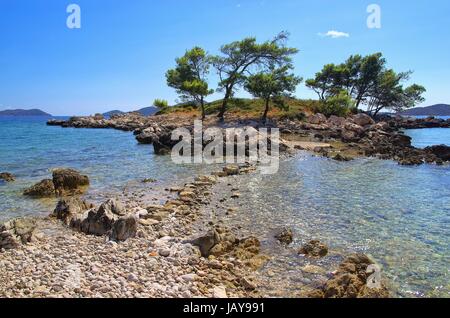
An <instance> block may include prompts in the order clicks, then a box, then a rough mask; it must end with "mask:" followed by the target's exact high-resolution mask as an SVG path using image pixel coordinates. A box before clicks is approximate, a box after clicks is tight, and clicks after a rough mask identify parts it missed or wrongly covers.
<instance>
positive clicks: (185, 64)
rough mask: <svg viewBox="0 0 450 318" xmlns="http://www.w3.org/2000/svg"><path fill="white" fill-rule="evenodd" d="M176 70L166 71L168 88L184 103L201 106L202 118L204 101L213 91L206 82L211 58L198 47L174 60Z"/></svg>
mask: <svg viewBox="0 0 450 318" xmlns="http://www.w3.org/2000/svg"><path fill="white" fill-rule="evenodd" d="M176 64H177V66H176V68H175V69H171V70H169V71H167V73H166V79H167V84H168V85H169V86H170V87H173V88H175V89H176V91H177V93H178V94H179V95H180V96H181V98H182V99H183V100H184V101H194V102H195V103H197V104H199V105H201V107H202V115H203V118H204V114H205V112H204V99H205V97H206V96H208V95H210V94H212V93H213V92H214V91H213V90H211V89H209V87H208V82H207V80H206V77H207V75H208V74H209V67H210V64H211V57H210V56H208V54H207V53H206V52H205V51H204V50H203V49H202V48H200V47H194V48H193V49H191V50H189V51H186V53H185V55H184V56H183V57H181V58H177V59H176Z"/></svg>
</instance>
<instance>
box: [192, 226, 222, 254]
mask: <svg viewBox="0 0 450 318" xmlns="http://www.w3.org/2000/svg"><path fill="white" fill-rule="evenodd" d="M219 242H220V236H219V233H217V231H216V230H210V231H208V233H206V234H205V235H202V236H200V237H198V238H196V239H194V240H192V241H191V242H190V243H191V244H192V245H194V246H197V247H198V248H199V249H200V253H201V254H202V256H203V257H208V256H209V255H210V251H211V249H212V248H213V247H214V246H215V245H216V244H218V243H219Z"/></svg>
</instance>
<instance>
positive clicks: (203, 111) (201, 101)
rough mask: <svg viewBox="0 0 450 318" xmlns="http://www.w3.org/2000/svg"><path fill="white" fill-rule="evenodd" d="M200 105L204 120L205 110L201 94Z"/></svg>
mask: <svg viewBox="0 0 450 318" xmlns="http://www.w3.org/2000/svg"><path fill="white" fill-rule="evenodd" d="M200 106H201V107H202V120H205V118H206V112H205V100H204V98H203V96H202V97H201V98H200Z"/></svg>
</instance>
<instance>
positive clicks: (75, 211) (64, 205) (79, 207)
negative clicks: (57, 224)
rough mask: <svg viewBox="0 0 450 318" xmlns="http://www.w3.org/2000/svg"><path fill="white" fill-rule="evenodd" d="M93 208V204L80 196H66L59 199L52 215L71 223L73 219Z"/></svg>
mask: <svg viewBox="0 0 450 318" xmlns="http://www.w3.org/2000/svg"><path fill="white" fill-rule="evenodd" d="M92 208H93V206H92V205H91V204H88V203H87V202H86V201H84V200H81V199H79V198H64V199H61V200H59V202H58V204H57V205H56V208H55V210H54V211H53V214H52V216H53V217H56V218H57V219H58V220H61V221H62V222H63V223H64V224H66V225H70V224H71V222H72V220H73V219H75V218H77V217H79V216H80V215H82V214H84V213H85V212H86V211H88V210H89V209H92Z"/></svg>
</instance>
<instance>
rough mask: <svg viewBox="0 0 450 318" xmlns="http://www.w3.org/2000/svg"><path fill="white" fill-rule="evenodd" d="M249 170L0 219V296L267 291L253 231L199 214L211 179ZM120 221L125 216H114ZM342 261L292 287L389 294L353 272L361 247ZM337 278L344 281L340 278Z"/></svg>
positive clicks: (306, 293)
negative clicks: (243, 232)
mask: <svg viewBox="0 0 450 318" xmlns="http://www.w3.org/2000/svg"><path fill="white" fill-rule="evenodd" d="M254 170H255V167H253V166H248V165H244V166H240V167H239V166H227V167H224V169H223V171H220V172H213V173H212V174H211V175H210V176H199V177H197V178H195V180H194V181H193V182H191V183H187V184H185V185H184V186H180V187H173V188H170V189H166V190H167V192H168V193H173V197H172V199H169V200H168V201H167V202H166V203H165V204H163V205H149V204H146V203H145V202H138V201H137V200H135V199H131V200H129V201H125V202H119V201H117V200H116V199H110V200H108V201H107V202H105V203H103V204H101V205H100V207H99V208H96V207H95V206H94V205H92V204H89V203H87V202H84V201H82V200H81V199H80V198H79V197H78V196H76V195H75V194H76V193H75V194H74V195H75V196H67V195H68V194H67V193H66V195H65V196H64V197H62V198H61V199H60V201H59V203H58V205H57V206H56V208H55V210H54V212H53V213H52V214H51V215H49V217H47V218H43V219H42V218H24V219H16V220H11V221H9V222H6V223H5V224H3V225H1V226H0V238H1V239H0V255H1V258H0V282H1V283H0V297H57V298H59V297H63V298H70V297H75V298H87V297H107V298H116V297H118V298H122V297H146V298H147V297H157V298H159V297H170V298H172V297H182V298H191V297H216V298H225V297H268V296H269V295H267V294H264V293H262V292H261V291H260V288H259V287H260V286H262V284H264V282H262V281H260V279H259V277H258V275H256V274H255V270H257V269H258V268H260V267H261V266H262V265H263V264H265V263H267V262H268V261H269V257H268V256H266V255H264V254H263V252H262V250H261V246H260V242H259V239H258V238H257V237H254V236H247V237H242V238H239V233H238V232H236V231H235V230H232V229H229V228H227V226H226V225H224V224H222V223H221V222H217V220H216V218H215V217H212V216H211V215H208V214H206V213H205V208H206V207H209V206H211V204H212V202H215V200H217V199H218V198H214V196H215V195H214V192H212V188H213V187H214V186H216V185H217V186H220V184H218V183H221V184H223V183H228V184H230V182H232V179H230V178H233V177H234V176H237V175H244V177H245V174H248V173H252V172H253V171H254ZM233 191H234V192H233V194H236V197H238V192H237V191H238V189H234V190H233ZM72 193H73V192H70V194H69V195H72ZM233 194H232V196H231V197H233ZM142 206H145V208H142ZM125 219H128V220H132V222H131V223H121V222H120V220H125ZM86 222H87V223H86ZM84 223H86V224H88V226H87V227H86V226H82V225H81V224H84ZM118 233H119V234H120V235H117V234H118ZM279 234H280V235H278V236H277V239H278V240H280V241H282V242H284V243H283V244H289V242H290V240H292V237H291V239H289V237H290V236H292V232H290V231H289V230H287V231H286V232H282V233H279ZM311 244H314V242H312V243H311ZM315 248H316V247H315V246H314V247H313V248H312V249H309V247H308V246H305V247H304V248H303V249H302V250H304V251H306V252H302V253H305V254H311V255H310V256H308V257H324V256H325V255H326V253H324V252H322V250H323V249H324V248H325V249H326V250H327V247H324V246H323V245H320V244H319V245H318V247H317V248H318V252H317V255H316V254H315V252H314V251H315ZM349 259H350V262H352V260H353V261H355V260H356V261H355V262H356V263H355V264H360V263H361V262H362V263H361V264H360V265H356V267H355V270H352V268H353V267H351V266H350V267H349V266H344V265H342V266H344V267H342V266H341V267H340V268H345V270H346V271H347V272H345V273H344V272H343V271H344V269H340V270H338V271H337V272H336V273H335V275H334V274H330V275H331V276H330V278H329V280H327V281H324V282H323V285H320V286H317V289H314V290H311V289H310V288H309V289H306V290H303V287H302V286H299V287H298V288H299V290H303V291H302V292H301V293H300V294H299V295H300V297H388V296H389V293H388V291H387V289H386V288H385V287H384V286H383V287H382V289H380V290H375V291H373V290H370V292H371V293H370V294H369V293H368V292H367V290H366V289H365V287H364V286H365V282H363V280H364V279H366V278H368V275H367V277H365V278H358V277H361V275H360V273H359V274H358V271H363V270H365V268H367V266H368V264H371V263H372V261H369V260H368V259H367V257H365V256H363V255H359V256H358V255H356V256H351V257H350V258H349ZM360 260H361V262H359V261H360ZM346 262H349V260H346ZM364 264H365V265H364ZM361 266H362V267H361ZM348 268H350V270H349V269H348ZM361 268H362V269H361ZM342 275H344V276H342ZM343 277H344V278H343ZM345 277H347V278H345ZM346 279H351V281H352V282H351V283H350V284H347V283H345V284H344V282H343V280H344V281H345V280H346Z"/></svg>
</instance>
